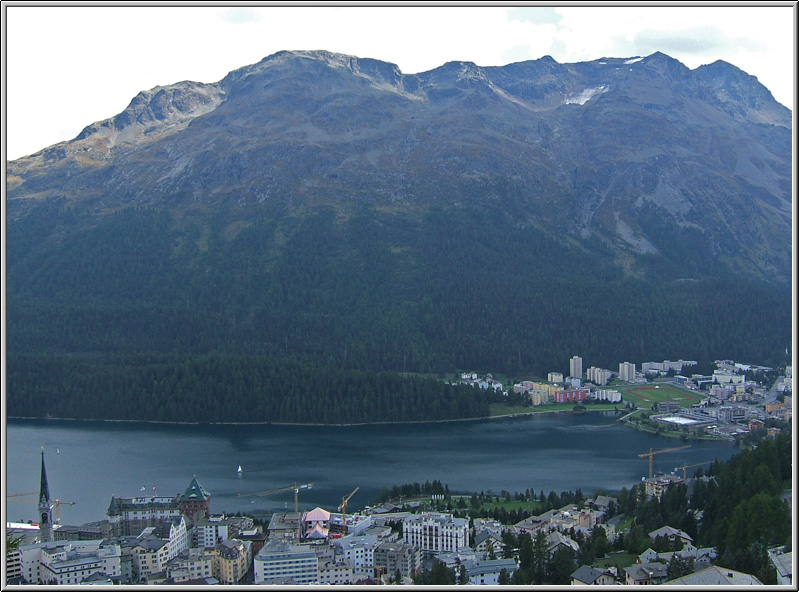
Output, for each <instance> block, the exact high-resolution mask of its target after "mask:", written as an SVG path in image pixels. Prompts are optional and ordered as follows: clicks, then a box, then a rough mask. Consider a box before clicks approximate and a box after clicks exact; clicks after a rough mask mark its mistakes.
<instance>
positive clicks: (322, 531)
mask: <svg viewBox="0 0 799 592" xmlns="http://www.w3.org/2000/svg"><path fill="white" fill-rule="evenodd" d="M329 532H330V529H328V528H325V527H323V526H320V525H319V523H318V522H317V523H316V524H314V525H313V527H312V528H311V530H310V531H308V533H307V534H306V535H305V537H306V538H309V539H326V538H327V535H328V533H329Z"/></svg>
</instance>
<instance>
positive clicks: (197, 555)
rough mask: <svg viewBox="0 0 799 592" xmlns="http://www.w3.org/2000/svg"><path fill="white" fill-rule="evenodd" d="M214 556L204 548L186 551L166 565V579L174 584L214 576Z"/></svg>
mask: <svg viewBox="0 0 799 592" xmlns="http://www.w3.org/2000/svg"><path fill="white" fill-rule="evenodd" d="M212 548H213V547H212ZM214 556H215V553H214V552H213V551H209V550H206V549H204V548H193V549H186V550H185V551H183V552H181V553H179V554H178V556H177V557H175V558H174V559H172V560H171V561H169V562H168V563H167V566H166V575H167V578H169V579H171V580H173V581H174V582H186V581H188V580H195V579H199V578H211V577H213V575H214V573H213V568H214Z"/></svg>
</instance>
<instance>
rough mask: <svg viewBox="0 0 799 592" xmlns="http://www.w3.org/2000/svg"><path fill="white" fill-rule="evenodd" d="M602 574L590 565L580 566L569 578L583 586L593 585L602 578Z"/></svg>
mask: <svg viewBox="0 0 799 592" xmlns="http://www.w3.org/2000/svg"><path fill="white" fill-rule="evenodd" d="M604 573H605V572H604V571H600V570H598V569H594V568H593V567H591V566H590V565H581V566H580V567H578V568H577V570H576V571H575V572H574V573H572V575H571V577H572V578H573V579H575V580H577V581H578V582H582V583H583V584H593V583H594V582H596V581H597V580H598V579H599V578H600V577H602V575H603V574H604Z"/></svg>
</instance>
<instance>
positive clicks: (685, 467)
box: [674, 460, 713, 479]
mask: <svg viewBox="0 0 799 592" xmlns="http://www.w3.org/2000/svg"><path fill="white" fill-rule="evenodd" d="M712 462H713V461H712V460H706V461H705V462H701V463H695V464H692V465H683V466H681V467H674V470H675V471H678V470H682V478H683V479H685V478H686V475H687V473H686V472H685V469H690V468H692V467H701V466H702V465H709V464H710V463H712Z"/></svg>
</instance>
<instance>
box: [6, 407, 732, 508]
mask: <svg viewBox="0 0 799 592" xmlns="http://www.w3.org/2000/svg"><path fill="white" fill-rule="evenodd" d="M681 444H682V443H680V442H679V441H676V440H670V439H666V438H661V437H658V436H655V435H651V434H646V433H643V432H638V431H635V430H634V429H632V428H627V427H624V426H622V425H620V424H619V423H618V422H616V421H615V416H614V415H613V414H612V413H601V412H592V413H587V414H583V415H572V414H570V413H560V414H541V415H537V416H528V417H518V418H508V419H496V420H481V421H469V422H453V423H435V424H432V423H431V424H391V425H365V426H348V427H333V426H325V427H309V426H231V425H225V426H220V425H213V426H208V425H203V426H199V425H166V424H133V423H113V422H76V421H54V420H9V421H8V423H7V426H6V491H7V493H13V492H29V491H36V492H38V489H39V466H40V450H41V446H44V449H45V462H46V464H47V474H48V479H49V483H50V493H51V497H52V498H53V499H60V500H62V501H64V502H71V501H74V502H77V503H76V504H75V505H73V506H68V505H62V506H61V521H62V523H64V524H82V523H84V522H89V521H92V520H100V519H102V518H104V517H105V511H106V509H107V507H108V503H109V501H110V500H111V496H112V495H116V496H136V495H140V494H142V493H143V492H142V491H141V488H142V487H144V488H145V491H147V492H151V493H152V492H153V488H154V487H155V488H156V489H155V493H156V494H158V495H175V494H177V493H182V492H183V491H184V490H185V489H186V487H187V486H188V485H189V482H190V481H191V478H192V476H193V475H196V476H197V479H198V481H199V482H200V484H202V485H203V487H205V488H206V489H207V490H208V491H209V492H210V493H211V510H212V512H214V513H221V512H223V511H224V512H229V513H234V512H236V511H239V510H240V511H242V512H246V513H250V514H256V515H257V514H261V513H268V512H271V511H274V510H282V509H286V508H289V509H292V508H293V506H294V496H293V493H291V492H285V493H278V494H272V495H269V496H266V497H255V498H253V497H245V498H239V497H237V496H238V494H239V493H248V492H256V491H265V490H270V489H276V488H280V487H285V486H288V485H291V484H292V483H295V482H296V483H300V484H302V483H309V482H313V483H314V486H313V488H312V489H310V490H302V491H301V492H300V496H299V504H300V509H301V510H302V509H305V510H309V509H313V508H314V507H316V506H321V507H324V508H326V509H327V510H331V511H335V509H336V507H337V505H338V504H339V503H340V502H341V498H342V497H343V496H346V495H347V494H349V493H350V492H351V491H352V490H353V489H355V488H356V487H360V489H359V490H358V492H357V493H356V494H355V495H354V496H353V497H352V499H351V500H350V502H349V505H348V508H349V509H350V510H351V511H355V510H359V509H361V508H363V506H365V505H370V504H372V503H374V501H375V498H376V497H377V496H378V495H379V494H380V491H381V490H382V488H383V487H389V488H390V487H391V486H392V485H400V484H403V483H414V482H418V483H424V482H425V481H428V480H429V481H431V482H432V481H433V480H435V479H438V480H439V481H441V482H442V483H444V484H448V485H449V487H450V490H452V491H465V492H471V491H488V490H489V489H492V490H493V491H494V492H499V491H501V490H503V489H504V490H508V491H510V492H511V493H514V492H517V491H519V492H524V491H525V490H526V489H528V488H529V489H531V490H534V491H536V492H540V491H541V490H544V492H545V493H546V494H548V493H549V492H550V491H552V490H554V491H556V492H558V493H559V492H561V491H566V490H576V489H577V488H580V489H582V491H583V493H585V494H586V495H590V494H592V493H593V492H594V491H595V490H596V489H600V488H601V489H604V490H620V489H621V488H622V487H627V488H628V489H629V488H630V487H632V486H633V485H634V484H635V483H636V482H639V481H640V480H641V477H643V476H646V474H647V471H648V462H647V459H640V458H638V454H639V453H643V452H648V451H649V449H650V448H654V449H656V450H657V449H664V448H671V447H676V446H680V445H681ZM735 451H736V448H735V447H734V445H733V444H732V443H729V442H720V441H712V442H711V441H705V442H693V443H691V448H688V449H686V450H680V451H678V452H671V453H664V454H660V455H655V457H654V459H655V462H654V468H655V471H658V470H660V471H663V472H670V471H673V470H674V468H675V467H677V466H680V465H684V464H693V463H700V462H704V461H710V460H713V459H715V458H718V459H719V460H727V459H728V458H730V457H731V456H732V455H733V454H734V453H735ZM239 465H241V467H242V470H243V472H242V473H241V474H238V473H237V471H236V469H237V467H238V466H239ZM34 498H35V496H31V498H30V499H34ZM12 499H14V498H12ZM6 509H7V518H8V519H9V520H15V521H16V520H23V521H27V520H35V519H36V504H34V503H23V502H20V501H11V500H8V503H7V505H6Z"/></svg>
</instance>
